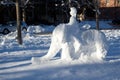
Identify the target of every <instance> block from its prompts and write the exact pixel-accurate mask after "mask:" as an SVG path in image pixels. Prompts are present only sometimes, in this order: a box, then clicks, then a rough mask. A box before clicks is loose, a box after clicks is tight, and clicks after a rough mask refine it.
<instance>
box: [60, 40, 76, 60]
mask: <svg viewBox="0 0 120 80" xmlns="http://www.w3.org/2000/svg"><path fill="white" fill-rule="evenodd" d="M71 46H72V45H71V43H69V42H66V43H64V44H63V45H62V53H61V59H63V60H67V61H71V60H72V58H71V54H74V53H73V52H74V48H73V49H72V47H71Z"/></svg>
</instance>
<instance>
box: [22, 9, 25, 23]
mask: <svg viewBox="0 0 120 80" xmlns="http://www.w3.org/2000/svg"><path fill="white" fill-rule="evenodd" d="M22 11H23V12H22V20H23V22H26V13H25V8H23V9H22Z"/></svg>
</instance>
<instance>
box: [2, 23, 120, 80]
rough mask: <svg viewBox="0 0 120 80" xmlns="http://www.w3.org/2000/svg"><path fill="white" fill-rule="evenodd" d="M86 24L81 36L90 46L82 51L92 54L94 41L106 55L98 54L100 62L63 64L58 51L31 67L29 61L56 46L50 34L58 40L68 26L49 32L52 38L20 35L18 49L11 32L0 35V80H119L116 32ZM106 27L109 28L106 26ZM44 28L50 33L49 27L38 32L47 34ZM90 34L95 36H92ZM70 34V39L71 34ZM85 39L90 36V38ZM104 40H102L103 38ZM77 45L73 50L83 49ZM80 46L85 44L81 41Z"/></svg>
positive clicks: (119, 38) (119, 37)
mask: <svg viewBox="0 0 120 80" xmlns="http://www.w3.org/2000/svg"><path fill="white" fill-rule="evenodd" d="M88 22H89V23H90V24H89V23H86V22H82V24H83V23H84V24H85V25H84V27H85V28H84V27H82V26H81V27H82V32H81V33H82V34H81V36H83V37H84V35H88V36H87V37H84V38H85V39H87V40H86V42H93V43H92V44H88V45H86V47H87V49H86V48H83V49H82V50H83V51H87V50H88V51H87V52H92V51H89V50H93V48H95V47H94V42H96V41H97V42H98V43H97V46H98V47H99V46H101V45H102V47H101V48H102V49H103V50H104V49H105V50H107V53H106V52H105V54H102V53H103V52H101V56H103V57H104V58H102V61H96V60H97V59H95V58H96V56H94V57H93V60H95V61H93V60H91V59H88V58H87V61H85V59H86V58H84V59H82V60H83V61H81V60H76V59H73V60H71V61H67V60H64V59H60V56H61V55H60V53H61V50H60V51H59V52H58V53H57V55H56V56H55V57H52V59H53V60H48V61H45V62H44V61H43V62H40V64H32V63H31V58H32V57H38V58H41V57H43V56H45V55H46V54H47V52H49V48H51V43H52V42H53V43H55V42H56V43H59V42H57V41H55V42H54V41H53V40H52V39H53V34H54V35H55V36H56V37H58V39H59V38H60V37H59V36H58V35H60V36H61V34H60V33H59V32H61V31H62V30H64V26H66V25H67V28H68V25H69V24H66V25H65V24H60V25H58V27H56V28H55V29H54V30H53V34H52V35H51V34H42V35H41V34H34V33H30V32H31V31H29V32H22V35H23V36H22V37H23V45H19V44H18V43H17V40H16V32H13V33H10V34H8V35H0V80H120V76H119V75H120V30H119V29H116V30H100V31H96V30H91V29H90V30H89V27H88V26H91V27H93V25H94V23H93V22H94V21H88ZM80 24H81V23H80ZM86 25H87V27H86ZM100 25H102V26H101V27H103V28H105V26H106V25H107V24H106V22H104V21H102V23H100ZM33 26H34V25H33ZM59 26H60V27H61V28H60V27H59ZM72 26H76V25H72ZM76 27H77V26H76ZM107 27H111V26H109V25H107ZM47 28H49V29H51V30H50V31H52V29H53V27H48V26H46V27H42V28H39V29H40V31H43V32H44V31H46V30H47V31H49V29H47ZM59 28H60V30H59ZM80 29H81V28H80ZM68 30H69V28H68ZM70 30H71V29H70ZM72 30H73V29H72ZM54 31H57V33H58V34H55V33H56V32H55V33H54ZM73 31H74V30H73ZM65 32H66V31H65ZM68 32H69V31H68ZM75 32H76V31H75ZM89 33H90V34H89ZM93 33H96V34H94V35H93ZM70 34H71V35H72V33H70ZM83 34H84V35H83ZM89 35H93V36H92V37H91V36H89ZM99 35H101V36H99ZM79 36H80V35H79ZM105 36H106V38H104V37H105ZM72 38H73V37H72ZM77 38H78V37H75V39H77ZM84 38H83V39H84ZM96 38H97V39H96ZM98 38H99V39H98ZM62 39H64V40H63V41H64V42H67V41H69V39H68V38H66V39H67V40H66V39H65V38H62ZM104 39H107V42H108V45H109V49H106V47H105V46H104V45H105V44H107V42H104ZM80 40H81V39H80ZM91 40H92V41H91ZM70 41H73V40H70ZM78 41H79V40H76V41H75V43H74V45H75V46H76V47H77V46H79V45H78V43H79V44H81V45H83V44H82V43H80V42H78ZM83 43H85V42H84V41H83ZM74 45H73V46H74ZM90 46H91V47H90ZM56 47H59V46H56ZM63 47H65V48H68V47H66V43H65V44H64V46H63ZM89 48H91V49H89ZM97 49H100V48H97ZM66 50H67V49H64V51H65V52H66ZM68 51H69V52H71V51H72V50H71V49H70V50H68ZM100 51H102V50H100ZM95 52H96V50H95ZM91 54H92V53H91ZM72 57H73V56H72ZM75 57H76V56H75ZM88 57H90V55H88ZM98 57H99V55H98ZM80 59H81V58H80ZM100 59H101V58H100Z"/></svg>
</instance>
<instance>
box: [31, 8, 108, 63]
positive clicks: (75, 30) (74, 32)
mask: <svg viewBox="0 0 120 80" xmlns="http://www.w3.org/2000/svg"><path fill="white" fill-rule="evenodd" d="M76 13H77V11H76V9H75V8H74V7H72V8H71V11H70V14H71V17H70V21H69V23H67V24H60V25H58V26H57V27H56V28H55V29H54V31H53V33H52V42H51V46H50V49H49V51H48V53H47V54H46V55H45V56H43V57H40V58H36V57H33V58H32V63H40V62H41V61H46V60H48V61H49V60H50V59H53V58H54V57H55V56H56V55H57V54H58V52H59V51H61V52H60V53H61V56H60V59H62V60H65V61H68V62H70V61H72V60H78V61H81V62H88V61H92V62H96V61H97V62H98V61H102V60H103V59H104V58H105V56H106V54H107V48H108V46H107V41H106V37H105V35H104V34H103V33H102V32H101V31H98V30H89V29H83V28H80V27H79V24H78V22H77V21H76ZM86 27H88V25H86Z"/></svg>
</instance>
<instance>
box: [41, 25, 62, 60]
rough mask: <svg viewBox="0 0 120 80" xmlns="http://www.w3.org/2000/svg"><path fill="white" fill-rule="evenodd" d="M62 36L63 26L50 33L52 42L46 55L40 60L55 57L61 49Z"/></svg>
mask: <svg viewBox="0 0 120 80" xmlns="http://www.w3.org/2000/svg"><path fill="white" fill-rule="evenodd" d="M63 35H64V24H60V25H58V26H57V27H56V28H55V29H54V31H53V33H52V40H51V45H50V48H49V50H48V53H47V54H46V55H45V56H43V57H42V58H48V59H50V58H53V57H54V56H56V54H57V53H58V51H59V50H60V49H61V44H62V41H63Z"/></svg>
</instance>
